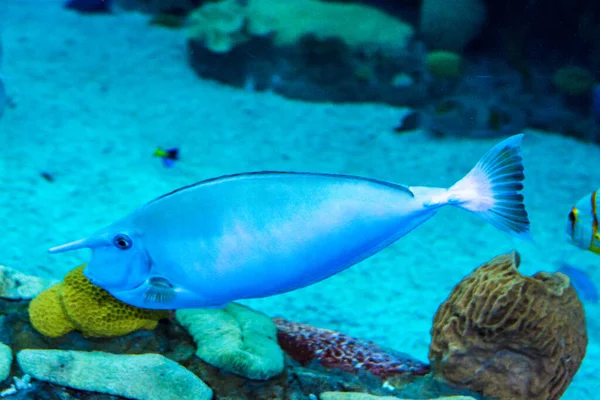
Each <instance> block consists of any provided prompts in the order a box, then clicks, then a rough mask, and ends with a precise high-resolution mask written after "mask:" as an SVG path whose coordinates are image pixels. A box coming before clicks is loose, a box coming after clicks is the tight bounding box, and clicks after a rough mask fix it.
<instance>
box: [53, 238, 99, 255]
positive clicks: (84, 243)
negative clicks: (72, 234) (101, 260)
mask: <svg viewBox="0 0 600 400" xmlns="http://www.w3.org/2000/svg"><path fill="white" fill-rule="evenodd" d="M91 245H92V243H91V241H90V239H89V238H85V239H79V240H76V241H74V242H70V243H65V244H61V245H60V246H55V247H52V248H50V249H48V253H50V254H56V253H63V252H65V251H71V250H79V249H83V248H86V247H91Z"/></svg>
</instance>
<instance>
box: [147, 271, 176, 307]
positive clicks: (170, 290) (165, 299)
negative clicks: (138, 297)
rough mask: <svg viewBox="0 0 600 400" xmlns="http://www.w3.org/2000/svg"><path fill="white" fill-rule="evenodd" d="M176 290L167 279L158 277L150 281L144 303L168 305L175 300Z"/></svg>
mask: <svg viewBox="0 0 600 400" xmlns="http://www.w3.org/2000/svg"><path fill="white" fill-rule="evenodd" d="M175 294H176V293H175V288H174V287H173V285H172V284H171V282H169V281H168V280H166V279H165V278H161V277H158V276H155V277H152V278H150V279H149V280H148V289H147V290H146V292H145V293H144V303H159V304H168V303H171V302H172V301H173V300H174V299H175Z"/></svg>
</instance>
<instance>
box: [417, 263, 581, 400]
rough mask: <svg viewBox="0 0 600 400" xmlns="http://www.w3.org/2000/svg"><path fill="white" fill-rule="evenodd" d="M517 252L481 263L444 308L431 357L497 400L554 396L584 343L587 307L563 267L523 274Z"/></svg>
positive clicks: (441, 371) (437, 367)
mask: <svg viewBox="0 0 600 400" xmlns="http://www.w3.org/2000/svg"><path fill="white" fill-rule="evenodd" d="M519 264H520V256H519V254H518V253H517V252H512V253H510V254H505V255H501V256H498V257H496V258H494V259H492V260H491V261H489V262H488V263H486V264H483V265H481V266H480V267H479V268H477V269H476V270H475V271H473V272H472V273H471V274H470V275H469V276H467V277H466V278H465V279H463V281H461V282H460V283H459V284H458V285H457V286H456V287H455V288H454V290H453V291H452V293H451V294H450V296H449V297H448V299H447V300H446V301H445V302H444V303H443V304H442V305H441V306H440V308H439V309H438V311H437V313H436V315H435V318H434V324H433V328H432V330H431V336H432V340H431V345H430V349H429V359H430V361H431V364H432V368H433V369H434V372H435V373H436V374H437V375H438V376H441V377H443V378H444V379H446V380H447V381H448V382H450V383H451V384H454V385H457V386H460V387H466V388H469V389H470V390H473V391H475V392H479V393H482V394H484V395H485V396H489V397H492V398H495V399H500V400H519V399H530V400H556V399H559V398H560V397H561V395H562V394H563V393H564V391H565V390H566V388H567V386H568V385H569V383H570V382H571V380H572V379H573V376H574V375H575V373H576V372H577V370H578V369H579V366H580V364H581V361H582V359H583V357H584V355H585V351H586V346H587V332H586V323H585V314H584V310H583V306H582V304H581V302H580V300H579V298H578V297H577V293H576V292H575V290H574V289H573V287H572V286H571V285H570V282H569V278H568V277H567V276H566V275H563V274H561V273H556V274H550V273H546V272H538V273H537V274H535V275H534V276H532V277H527V276H523V275H521V274H520V273H519V272H518V270H517V268H518V267H519Z"/></svg>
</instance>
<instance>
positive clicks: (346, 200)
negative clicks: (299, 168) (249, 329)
mask: <svg viewBox="0 0 600 400" xmlns="http://www.w3.org/2000/svg"><path fill="white" fill-rule="evenodd" d="M522 136H523V135H521V134H520V135H516V136H512V137H510V138H508V139H506V140H504V141H503V142H501V143H499V144H497V145H496V146H494V147H493V148H492V149H491V150H489V151H488V153H486V154H485V155H484V156H483V158H482V159H481V160H480V161H479V162H478V163H477V165H476V166H475V167H474V168H473V169H472V170H471V171H470V172H469V173H468V174H467V175H466V176H464V177H463V178H462V179H461V180H460V181H458V182H457V183H455V184H454V185H453V186H451V187H450V188H435V187H410V186H403V185H399V184H395V183H390V182H385V181H381V180H376V179H371V178H365V177H359V176H348V175H336V174H326V173H301V172H250V173H242V174H237V175H229V176H223V177H219V178H214V179H209V180H205V181H202V182H199V183H196V184H193V185H190V186H185V187H182V188H180V189H177V190H175V191H173V192H171V193H168V194H165V195H163V196H160V197H158V198H157V199H155V200H152V201H150V202H149V203H147V204H145V205H143V206H142V207H140V208H139V209H137V210H135V211H133V212H132V213H131V214H129V215H127V216H125V217H124V218H122V219H120V220H118V221H116V222H114V223H113V224H111V225H109V226H107V227H105V228H103V229H101V230H100V231H98V232H96V233H94V234H92V235H91V236H89V237H87V238H84V239H81V240H78V241H75V242H72V243H68V244H64V245H61V246H58V247H54V248H52V249H50V250H49V252H50V253H60V252H63V251H69V250H76V249H81V248H90V249H91V250H92V257H91V260H90V261H89V263H88V264H87V266H86V268H85V270H84V274H85V276H86V277H88V278H89V279H90V280H91V282H92V283H93V284H95V285H98V286H100V287H102V288H103V289H105V290H107V291H108V292H109V293H110V294H112V295H113V296H114V297H116V298H117V299H119V300H121V301H123V302H125V303H128V304H131V305H134V306H137V307H142V308H150V309H181V308H209V307H221V306H224V305H226V304H227V303H229V302H231V301H235V300H240V299H249V298H259V297H266V296H272V295H276V294H279V293H285V292H290V291H292V290H295V289H299V288H302V287H305V286H308V285H311V284H314V283H316V282H319V281H322V280H323V279H326V278H328V277H330V276H332V275H335V274H337V273H339V272H341V271H343V270H345V269H346V268H348V267H350V266H352V265H354V264H356V263H358V262H359V261H362V260H364V259H366V258H368V257H370V256H371V255H373V254H375V253H377V252H378V251H380V250H382V249H383V248H385V247H387V246H389V245H391V244H392V243H394V242H395V241H396V240H398V239H400V238H401V237H402V236H404V235H406V234H407V233H409V232H410V231H412V230H413V229H415V228H416V227H418V226H419V225H421V224H422V223H424V222H425V221H427V220H428V219H429V218H431V217H433V216H434V215H435V214H436V212H437V211H438V210H439V209H440V208H442V207H444V206H446V205H452V206H456V207H459V208H462V209H464V210H467V211H471V212H473V213H475V214H477V215H479V216H481V217H483V218H484V219H485V220H487V221H488V222H489V223H491V224H492V225H494V226H496V227H497V228H499V229H501V230H504V231H507V232H510V233H511V234H513V235H515V236H516V237H520V238H522V239H530V240H531V235H530V223H529V218H528V215H527V212H526V210H525V206H524V204H523V195H522V194H521V192H522V190H523V180H524V171H523V164H522V157H521V141H522ZM374 284H375V283H374Z"/></svg>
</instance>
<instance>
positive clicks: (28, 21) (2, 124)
mask: <svg viewBox="0 0 600 400" xmlns="http://www.w3.org/2000/svg"><path fill="white" fill-rule="evenodd" d="M147 19H148V18H147V16H144V15H139V14H135V13H127V14H117V15H111V16H81V15H78V14H76V13H72V12H68V11H66V10H63V9H62V7H61V5H60V3H57V2H55V1H39V2H35V1H32V0H27V1H24V0H12V1H11V0H0V28H1V29H2V30H1V33H0V34H1V38H2V42H3V46H4V61H3V64H4V65H3V76H4V79H5V84H6V86H7V89H8V92H9V95H10V96H11V97H12V98H13V100H14V102H15V104H16V108H14V109H9V110H7V111H6V112H5V115H4V117H3V118H2V119H1V120H0V193H1V196H0V221H2V225H3V234H2V235H0V249H2V251H1V253H0V263H1V264H6V265H10V266H14V267H18V268H20V269H22V270H24V271H26V272H31V273H35V274H38V275H42V276H53V277H58V278H60V277H62V276H63V275H64V274H65V273H66V272H67V271H69V270H71V269H72V268H74V267H75V266H77V265H80V264H82V263H84V262H86V260H87V259H88V258H89V251H87V250H82V251H78V252H72V253H65V254H61V255H55V256H50V255H48V254H47V253H46V250H47V249H48V248H49V247H51V246H53V245H57V244H61V243H64V242H68V241H71V240H74V239H78V238H80V237H83V236H87V235H88V234H90V233H92V232H94V231H95V230H96V229H98V228H101V227H103V226H105V225H108V224H110V223H111V222H112V221H114V220H115V219H117V218H120V217H122V216H124V215H125V214H127V213H129V212H130V211H132V210H133V209H135V208H137V207H139V206H140V205H142V204H143V203H145V202H147V201H149V200H151V199H153V198H154V197H157V196H158V195H161V194H163V193H165V192H168V191H170V190H173V189H175V188H177V187H180V186H183V185H186V184H189V183H192V182H195V181H198V180H202V179H205V178H209V177H213V176H218V175H222V174H228V173H235V172H242V171H256V170H295V171H319V172H331V173H345V174H356V175H363V176H369V177H373V178H378V179H383V180H389V181H393V182H397V183H405V184H409V185H415V186H416V185H423V186H449V185H451V184H452V183H454V182H455V181H456V180H458V179H460V178H461V177H462V175H463V174H465V173H466V172H467V171H468V170H469V169H470V168H471V167H472V166H473V165H474V164H475V162H476V161H477V160H478V158H479V157H480V156H481V155H483V154H484V153H485V151H487V150H488V149H489V148H490V147H492V146H493V145H494V144H495V143H496V142H497V141H498V140H499V139H498V140H491V139H490V140H477V141H474V140H469V139H454V138H453V139H446V140H439V139H433V138H431V137H428V136H427V134H426V133H424V132H414V133H410V134H404V135H398V134H395V133H394V132H393V130H392V128H393V127H394V126H395V125H396V124H397V123H398V121H399V120H400V118H401V116H402V113H403V111H402V110H398V109H395V108H391V107H386V106H381V105H331V104H308V103H302V102H296V101H290V100H287V99H284V98H281V97H279V96H277V95H274V94H271V93H253V92H248V91H242V90H236V89H233V88H229V87H225V86H222V85H219V84H216V83H214V82H209V81H203V80H201V79H199V78H198V77H197V76H196V75H195V74H194V73H193V71H192V70H191V69H190V68H189V66H188V64H187V61H186V56H185V54H186V51H185V38H184V35H183V33H182V32H181V31H177V30H175V31H173V30H168V29H164V28H159V27H154V26H149V25H148V23H147ZM157 146H165V147H171V146H173V147H175V146H176V147H179V148H180V149H181V152H182V160H181V162H180V163H179V164H178V165H177V167H176V168H172V169H166V168H164V167H163V166H162V164H161V163H160V161H159V160H158V159H155V158H153V157H152V152H153V151H154V150H155V148H156V147H157ZM523 153H524V154H523V156H524V160H525V167H526V175H527V180H526V183H525V195H526V204H527V208H528V210H529V213H530V216H531V220H532V226H533V227H532V230H533V235H534V237H535V240H536V243H535V244H530V243H526V242H523V241H520V240H518V239H514V238H512V237H510V236H508V235H506V234H504V233H502V232H499V231H497V230H496V229H495V228H493V227H492V226H490V225H488V224H486V223H485V222H483V221H482V220H480V219H479V218H477V217H476V216H473V215H471V214H469V213H466V212H464V211H461V210H458V209H453V208H450V207H449V208H447V209H443V210H441V211H440V212H439V213H438V215H437V216H436V217H435V218H433V219H431V220H430V221H428V222H427V223H425V224H424V225H422V226H421V227H419V228H418V229H416V230H415V231H413V232H412V233H411V234H410V235H408V236H406V237H404V238H402V239H401V240H400V241H398V242H397V243H396V244H394V245H392V246H391V247H389V248H387V249H386V250H384V251H382V252H380V253H379V254H377V255H375V256H374V257H372V258H370V259H368V260H366V261H364V262H362V263H361V264H359V265H356V266H354V267H352V268H350V269H349V270H347V271H345V272H343V273H341V274H339V275H337V276H335V277H332V278H330V279H328V280H325V281H323V282H321V283H318V284H316V285H313V286H311V287H308V288H305V289H302V290H298V291H296V292H293V293H288V294H285V295H280V296H275V297H272V298H268V299H258V300H250V301H244V302H243V303H245V304H248V305H250V306H252V307H254V308H257V309H259V310H261V311H264V312H266V313H268V314H269V315H272V316H283V317H286V318H289V319H292V320H295V321H299V322H306V323H310V324H313V325H316V326H321V327H326V328H331V329H336V330H341V331H343V332H345V333H348V334H352V335H355V336H359V337H363V338H366V339H370V340H374V341H377V342H378V343H380V344H382V345H385V346H389V347H392V348H396V349H398V350H401V351H404V352H407V353H410V354H412V355H414V356H416V357H418V358H421V359H423V360H425V359H426V358H427V348H428V344H429V338H430V337H429V329H430V327H431V321H432V317H433V314H434V313H435V311H436V309H437V307H438V305H439V304H440V303H441V302H442V301H443V300H444V299H445V298H446V297H447V295H448V294H449V293H450V290H451V289H452V287H453V286H454V285H455V284H456V283H458V282H459V281H460V280H461V279H462V277H464V276H465V275H466V274H468V273H469V272H470V271H472V270H473V269H474V268H476V267H477V266H478V265H480V264H481V263H483V262H485V261H487V260H489V259H491V258H492V257H493V256H495V255H498V254H501V253H504V252H508V251H510V250H512V249H517V250H518V251H519V252H520V253H521V255H522V259H523V262H522V266H521V271H522V272H523V273H526V274H532V273H534V272H537V271H539V270H546V271H554V270H555V269H556V268H558V265H559V263H560V262H562V261H567V262H569V263H571V264H573V265H576V266H578V267H580V268H584V269H586V270H587V271H588V272H589V274H590V276H591V277H592V278H593V279H594V281H595V282H599V281H600V271H599V269H600V257H598V256H594V255H593V254H590V253H587V252H584V251H580V250H578V249H576V248H574V247H572V246H571V245H569V244H568V243H566V241H565V234H564V229H565V224H566V215H567V213H568V211H569V209H570V207H571V206H572V205H573V204H574V202H575V201H576V200H578V199H579V198H580V197H582V196H583V195H585V194H587V193H589V192H591V191H592V190H595V189H596V188H597V187H598V186H599V183H600V168H598V160H600V148H598V147H595V146H590V145H587V144H584V143H579V142H577V141H575V140H572V139H569V138H565V137H561V136H558V135H553V134H548V133H537V132H527V135H526V137H525V139H524V143H523ZM43 172H45V173H48V174H51V175H52V176H53V178H54V182H48V181H46V180H44V179H42V178H41V176H40V174H41V173H43ZM585 307H586V312H587V315H588V331H589V335H590V344H589V348H588V352H587V356H586V358H585V360H584V362H583V365H582V367H581V369H580V371H579V373H578V374H577V376H576V378H575V380H574V382H573V384H572V385H571V387H570V388H569V390H568V391H567V393H566V395H565V396H564V398H565V399H592V398H594V397H595V396H594V395H595V393H596V391H597V389H598V387H599V386H600V385H599V384H598V380H597V377H598V373H599V370H598V362H599V361H600V348H599V343H600V335H599V334H598V331H599V330H598V328H599V327H600V323H599V322H598V316H600V306H598V305H596V304H590V303H586V304H585Z"/></svg>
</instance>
